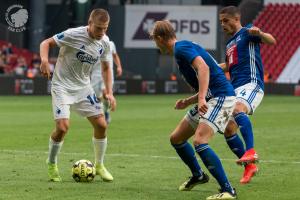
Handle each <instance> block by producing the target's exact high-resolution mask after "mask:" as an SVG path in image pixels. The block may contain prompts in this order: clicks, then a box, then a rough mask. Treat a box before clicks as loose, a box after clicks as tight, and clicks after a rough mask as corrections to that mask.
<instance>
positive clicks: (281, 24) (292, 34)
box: [253, 3, 300, 80]
mask: <svg viewBox="0 0 300 200" xmlns="http://www.w3.org/2000/svg"><path fill="white" fill-rule="evenodd" d="M299 16H300V4H285V3H283V4H279V3H275V4H274V3H269V4H267V5H266V6H265V7H264V9H263V10H262V12H260V13H259V15H258V16H257V17H256V19H255V20H254V21H253V24H255V25H256V26H258V27H260V28H261V29H262V30H263V31H265V32H269V33H271V34H272V35H274V37H275V38H276V40H277V45H276V46H268V45H262V46H261V54H262V60H263V63H264V67H265V70H266V71H268V72H269V73H271V75H272V77H273V79H274V80H276V79H277V78H278V76H279V75H280V73H281V72H282V70H283V68H284V67H285V66H286V64H287V63H288V61H289V60H290V58H291V57H292V56H293V54H294V53H295V51H296V50H297V48H298V47H299V46H300V37H299V35H300V27H299V24H300V17H299Z"/></svg>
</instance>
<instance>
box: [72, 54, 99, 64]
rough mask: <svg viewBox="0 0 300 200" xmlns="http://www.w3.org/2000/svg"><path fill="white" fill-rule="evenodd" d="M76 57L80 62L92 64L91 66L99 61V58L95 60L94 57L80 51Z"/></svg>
mask: <svg viewBox="0 0 300 200" xmlns="http://www.w3.org/2000/svg"><path fill="white" fill-rule="evenodd" d="M76 57H77V59H78V60H79V61H80V62H82V63H83V62H87V63H90V64H95V63H96V62H97V60H98V56H97V57H96V58H94V57H93V56H91V55H89V54H87V53H85V52H83V51H79V52H78V53H77V54H76Z"/></svg>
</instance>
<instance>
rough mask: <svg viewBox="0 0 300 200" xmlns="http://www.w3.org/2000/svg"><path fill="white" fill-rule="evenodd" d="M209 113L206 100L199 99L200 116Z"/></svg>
mask: <svg viewBox="0 0 300 200" xmlns="http://www.w3.org/2000/svg"><path fill="white" fill-rule="evenodd" d="M207 111H208V106H207V103H206V100H205V99H198V112H199V114H200V115H204V114H205V113H207Z"/></svg>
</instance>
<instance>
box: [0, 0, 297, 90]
mask: <svg viewBox="0 0 300 200" xmlns="http://www.w3.org/2000/svg"><path fill="white" fill-rule="evenodd" d="M14 5H22V6H23V8H25V9H26V10H27V11H28V20H27V22H26V24H25V25H24V27H25V29H26V30H24V31H21V32H14V31H11V30H10V29H9V24H8V22H7V19H6V18H5V15H6V14H8V15H10V14H12V13H13V12H14V11H17V9H18V8H14V9H15V10H13V9H12V10H10V12H8V10H9V8H10V7H11V6H14ZM227 5H236V6H239V7H240V9H241V11H242V24H243V25H246V24H248V23H254V24H255V25H258V26H259V27H260V28H262V29H263V30H264V31H266V32H270V33H272V34H273V35H274V36H275V37H276V39H277V40H278V43H277V45H276V46H272V47H268V46H267V45H262V48H261V53H262V58H263V63H264V66H265V80H266V82H268V83H267V85H266V94H288V95H299V86H298V82H299V80H300V61H299V57H300V48H299V45H300V39H299V38H300V37H299V34H300V32H299V23H300V22H299V20H300V17H299V16H300V5H299V0H286V1H283V0H266V1H261V0H244V1H225V0H224V1H222V0H185V1H183V0H127V1H126V0H120V1H119V0H98V1H97V0H82V1H80V0H78V1H77V0H47V1H39V0H23V1H3V2H2V3H1V6H0V9H1V13H2V17H1V18H0V27H1V29H0V49H1V60H0V73H1V74H0V84H1V85H2V86H5V87H1V88H0V94H3V95H8V94H26V95H27V94H38V95H40V94H49V91H50V90H49V89H50V88H49V87H50V82H49V81H47V80H45V79H43V78H41V77H40V75H39V69H38V67H39V62H40V60H39V56H38V54H36V53H38V51H39V44H40V42H41V41H42V40H43V39H44V38H46V37H51V36H53V35H54V34H56V33H59V32H61V31H63V30H65V29H67V28H69V27H76V26H80V25H86V23H87V16H88V13H89V12H90V10H91V9H93V8H97V7H102V8H105V9H107V10H108V11H109V13H110V15H111V24H110V27H109V30H108V35H109V37H110V38H111V39H112V40H113V41H114V42H115V44H116V47H117V51H118V53H119V55H120V57H121V61H122V64H123V68H124V73H123V76H122V77H121V78H120V80H117V81H116V84H115V91H116V93H119V94H140V93H150V94H155V93H160V94H161V93H183V92H184V93H186V92H189V91H190V90H189V88H188V87H187V86H186V85H185V83H183V81H182V79H181V77H180V75H179V74H178V72H177V69H176V64H175V62H174V60H173V59H172V58H171V57H170V56H166V55H161V54H160V53H159V51H158V50H157V49H156V48H155V47H154V44H153V43H152V42H151V41H149V39H148V35H147V31H148V30H149V29H151V26H152V25H153V22H154V21H155V20H158V19H169V20H171V21H172V22H173V24H174V26H176V29H177V33H178V34H179V35H180V36H179V39H180V38H183V39H190V40H193V41H196V42H198V43H200V44H201V45H202V46H203V47H205V48H206V49H207V50H209V52H210V53H211V54H212V55H213V56H214V57H215V58H216V60H217V61H218V62H222V61H224V55H225V53H224V49H225V48H224V45H225V41H226V39H228V38H224V36H223V34H222V30H221V29H220V25H219V22H218V18H217V16H218V14H217V13H218V9H219V8H220V7H222V6H227ZM182 13H184V14H182ZM9 17H10V16H9ZM10 44H11V45H12V46H10ZM57 53H58V49H54V50H52V51H51V52H50V55H51V59H50V62H51V63H52V64H53V65H54V64H55V61H56V56H57Z"/></svg>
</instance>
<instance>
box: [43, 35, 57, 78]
mask: <svg viewBox="0 0 300 200" xmlns="http://www.w3.org/2000/svg"><path fill="white" fill-rule="evenodd" d="M54 46H56V42H55V40H54V39H53V38H48V39H46V40H44V41H43V42H41V44H40V56H41V65H40V70H41V73H42V75H43V76H45V77H47V78H48V79H50V67H49V61H48V56H49V49H50V47H54Z"/></svg>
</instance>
